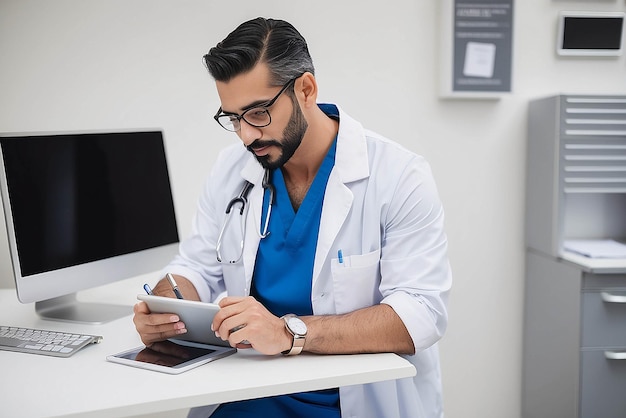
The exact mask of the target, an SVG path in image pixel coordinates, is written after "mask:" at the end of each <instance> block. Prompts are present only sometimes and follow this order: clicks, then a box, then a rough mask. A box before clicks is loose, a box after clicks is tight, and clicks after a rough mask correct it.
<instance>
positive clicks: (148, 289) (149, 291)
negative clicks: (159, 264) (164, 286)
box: [143, 283, 154, 295]
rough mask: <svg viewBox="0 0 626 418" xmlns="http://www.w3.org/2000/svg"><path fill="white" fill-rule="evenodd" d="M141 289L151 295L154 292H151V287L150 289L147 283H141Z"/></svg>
mask: <svg viewBox="0 0 626 418" xmlns="http://www.w3.org/2000/svg"><path fill="white" fill-rule="evenodd" d="M143 290H145V291H146V293H147V294H149V295H153V294H154V293H152V289H150V286H148V283H146V284H144V285H143Z"/></svg>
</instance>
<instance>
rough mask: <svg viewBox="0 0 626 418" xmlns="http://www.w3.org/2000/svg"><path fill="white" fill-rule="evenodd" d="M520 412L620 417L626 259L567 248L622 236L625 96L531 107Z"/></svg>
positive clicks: (625, 406)
mask: <svg viewBox="0 0 626 418" xmlns="http://www.w3.org/2000/svg"><path fill="white" fill-rule="evenodd" d="M528 136H529V137H528V160H527V164H528V170H527V172H528V175H527V197H526V202H527V203H526V216H527V219H526V244H527V251H526V286H525V292H526V293H525V310H524V347H523V372H522V378H523V382H522V416H523V418H559V417H563V418H617V417H619V418H623V417H626V259H623V260H622V259H590V258H587V257H584V256H581V255H579V254H572V253H569V252H568V251H567V250H566V248H565V242H566V241H567V240H570V239H609V238H610V239H615V240H617V241H621V242H626V97H624V96H567V95H559V96H553V97H549V98H545V99H539V100H535V101H532V102H531V104H530V107H529V126H528Z"/></svg>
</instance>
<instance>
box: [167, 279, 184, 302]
mask: <svg viewBox="0 0 626 418" xmlns="http://www.w3.org/2000/svg"><path fill="white" fill-rule="evenodd" d="M165 277H167V281H168V282H170V285H171V286H172V290H174V294H175V295H176V297H177V298H178V299H182V298H183V295H182V294H181V293H180V290H178V285H177V284H176V280H174V276H172V275H171V274H169V273H167V275H166V276H165Z"/></svg>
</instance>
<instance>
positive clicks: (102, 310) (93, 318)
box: [35, 293, 133, 324]
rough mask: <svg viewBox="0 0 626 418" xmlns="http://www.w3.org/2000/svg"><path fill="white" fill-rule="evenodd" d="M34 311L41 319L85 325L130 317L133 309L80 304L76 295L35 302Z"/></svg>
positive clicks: (97, 304) (102, 304) (121, 306)
mask: <svg viewBox="0 0 626 418" xmlns="http://www.w3.org/2000/svg"><path fill="white" fill-rule="evenodd" d="M35 311H36V312H37V315H39V316H40V317H41V318H43V319H50V320H52V321H64V322H80V323H87V324H104V323H106V322H110V321H113V320H114V319H119V318H123V317H125V316H129V315H132V313H133V307H132V306H124V305H111V304H105V303H92V302H80V301H78V299H77V298H76V293H72V294H69V295H65V296H59V297H56V298H52V299H47V300H42V301H39V302H35Z"/></svg>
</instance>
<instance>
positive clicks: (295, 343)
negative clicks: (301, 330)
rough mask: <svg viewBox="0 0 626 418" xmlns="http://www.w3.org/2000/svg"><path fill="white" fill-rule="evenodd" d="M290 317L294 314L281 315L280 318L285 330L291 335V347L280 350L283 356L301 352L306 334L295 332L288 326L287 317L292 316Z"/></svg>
mask: <svg viewBox="0 0 626 418" xmlns="http://www.w3.org/2000/svg"><path fill="white" fill-rule="evenodd" d="M292 317H296V315H294V314H287V315H284V316H282V317H281V319H282V320H283V321H284V322H285V328H286V329H287V332H289V333H290V334H291V335H292V336H293V340H292V343H291V349H289V350H285V351H283V352H282V354H283V355H285V356H295V355H298V354H300V353H301V352H302V349H303V348H304V342H305V340H306V334H305V335H300V334H297V333H295V332H294V331H293V330H292V329H291V327H289V322H288V321H289V318H292Z"/></svg>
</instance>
